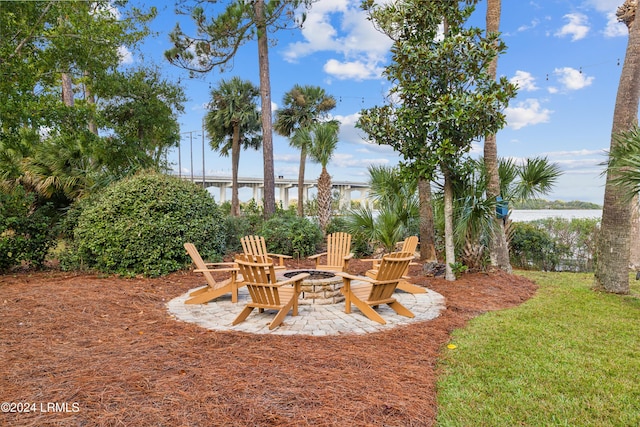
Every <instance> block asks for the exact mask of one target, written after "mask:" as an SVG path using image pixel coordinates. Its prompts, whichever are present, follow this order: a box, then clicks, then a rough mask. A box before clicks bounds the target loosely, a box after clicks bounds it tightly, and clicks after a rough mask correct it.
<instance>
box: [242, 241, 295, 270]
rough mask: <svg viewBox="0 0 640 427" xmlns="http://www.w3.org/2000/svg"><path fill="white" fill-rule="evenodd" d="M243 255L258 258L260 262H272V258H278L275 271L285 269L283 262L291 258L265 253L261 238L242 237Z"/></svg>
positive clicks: (264, 244) (264, 243)
mask: <svg viewBox="0 0 640 427" xmlns="http://www.w3.org/2000/svg"><path fill="white" fill-rule="evenodd" d="M240 243H242V250H243V251H244V254H245V255H250V256H254V257H258V259H259V260H261V262H265V263H266V262H274V261H273V260H272V258H278V264H277V265H276V266H275V268H276V269H278V270H281V269H285V268H286V267H285V265H284V260H285V259H290V258H292V257H291V256H289V255H282V254H271V253H268V252H267V244H266V242H265V240H264V237H262V236H244V237H243V238H241V239H240Z"/></svg>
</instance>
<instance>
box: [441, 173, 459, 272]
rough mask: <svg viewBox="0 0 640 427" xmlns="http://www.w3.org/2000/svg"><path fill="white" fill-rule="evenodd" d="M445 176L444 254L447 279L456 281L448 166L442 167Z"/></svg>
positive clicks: (450, 186) (451, 195) (450, 185)
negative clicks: (453, 266)
mask: <svg viewBox="0 0 640 427" xmlns="http://www.w3.org/2000/svg"><path fill="white" fill-rule="evenodd" d="M442 174H443V175H444V253H445V264H446V270H445V276H444V277H445V279H446V280H449V281H453V280H456V276H455V274H454V273H453V268H452V265H454V264H455V263H456V251H455V245H454V242H453V185H452V184H451V172H450V171H449V168H448V167H446V166H443V167H442Z"/></svg>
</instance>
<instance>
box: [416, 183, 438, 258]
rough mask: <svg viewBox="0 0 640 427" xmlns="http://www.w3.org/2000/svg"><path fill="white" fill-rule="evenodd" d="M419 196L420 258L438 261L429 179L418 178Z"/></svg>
mask: <svg viewBox="0 0 640 427" xmlns="http://www.w3.org/2000/svg"><path fill="white" fill-rule="evenodd" d="M418 197H419V198H420V259H421V260H422V261H436V260H437V257H436V243H435V242H436V239H435V231H434V225H433V207H432V206H431V183H430V182H429V180H428V179H425V178H422V177H420V178H418Z"/></svg>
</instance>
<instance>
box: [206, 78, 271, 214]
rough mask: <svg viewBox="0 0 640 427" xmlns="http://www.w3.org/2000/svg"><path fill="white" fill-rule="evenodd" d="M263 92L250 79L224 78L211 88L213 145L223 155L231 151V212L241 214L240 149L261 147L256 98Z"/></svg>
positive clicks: (209, 126)
mask: <svg viewBox="0 0 640 427" xmlns="http://www.w3.org/2000/svg"><path fill="white" fill-rule="evenodd" d="M259 94H260V92H259V89H258V88H257V87H255V86H254V85H253V83H251V82H250V81H247V80H242V79H240V78H239V77H233V78H232V79H231V80H229V81H225V80H221V81H220V84H219V85H218V87H217V88H215V89H213V90H212V91H211V104H210V107H209V108H210V109H211V111H209V112H208V113H207V115H206V116H205V128H206V130H207V133H208V134H209V143H210V144H211V148H212V149H214V150H218V151H220V154H222V155H223V156H228V155H229V152H231V175H232V178H231V215H233V216H238V215H240V201H239V198H238V165H239V163H240V150H241V149H245V150H246V149H247V148H254V149H256V150H257V149H258V148H260V144H261V142H262V137H261V136H260V130H261V128H262V125H261V121H260V112H259V111H258V108H257V103H256V99H257V98H258V96H259Z"/></svg>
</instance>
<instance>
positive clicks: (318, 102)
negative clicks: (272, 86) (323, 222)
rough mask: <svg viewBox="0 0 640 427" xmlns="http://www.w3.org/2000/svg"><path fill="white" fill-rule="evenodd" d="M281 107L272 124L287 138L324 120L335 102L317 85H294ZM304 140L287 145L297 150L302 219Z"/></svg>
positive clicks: (295, 140)
mask: <svg viewBox="0 0 640 427" xmlns="http://www.w3.org/2000/svg"><path fill="white" fill-rule="evenodd" d="M282 102H283V106H284V108H282V109H280V110H278V111H277V112H276V119H275V123H274V125H273V128H274V130H275V131H276V132H277V133H278V134H280V135H282V136H286V137H288V138H291V137H292V136H293V135H295V133H296V132H298V131H299V130H301V129H305V128H308V127H309V126H311V125H313V124H314V123H318V122H319V121H320V120H321V119H324V118H326V116H327V113H328V112H329V111H330V110H332V109H333V108H335V106H336V100H335V98H334V97H333V96H331V95H327V94H326V93H325V91H324V89H322V88H321V87H318V86H300V85H295V86H294V87H293V89H291V90H290V91H289V92H287V93H285V94H284V97H283V100H282ZM307 141H308V140H307V139H306V138H291V140H290V144H291V145H292V146H293V147H295V148H299V149H300V169H299V171H298V216H304V200H303V199H304V171H305V163H306V159H307V150H308V149H309V146H308V145H307Z"/></svg>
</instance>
